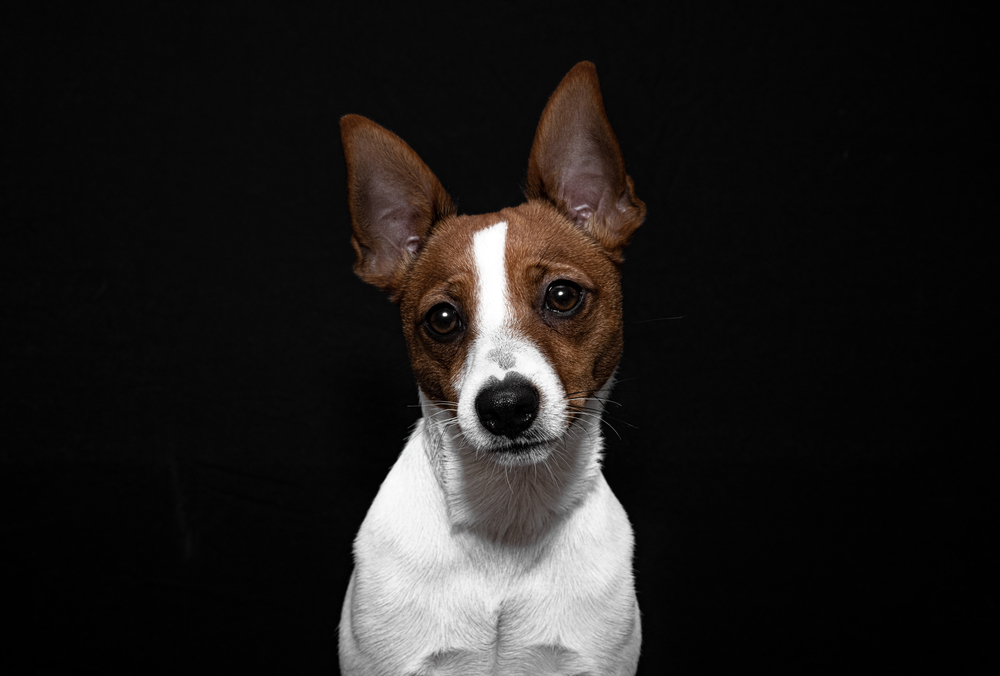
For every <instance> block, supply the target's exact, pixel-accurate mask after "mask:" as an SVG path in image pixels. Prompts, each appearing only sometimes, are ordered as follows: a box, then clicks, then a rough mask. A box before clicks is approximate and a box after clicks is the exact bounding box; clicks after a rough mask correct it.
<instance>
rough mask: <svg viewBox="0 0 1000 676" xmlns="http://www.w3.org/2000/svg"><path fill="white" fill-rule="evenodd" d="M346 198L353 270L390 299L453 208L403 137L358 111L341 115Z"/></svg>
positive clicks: (432, 175)
mask: <svg viewBox="0 0 1000 676" xmlns="http://www.w3.org/2000/svg"><path fill="white" fill-rule="evenodd" d="M340 139H341V142H342V144H343V146H344V159H345V160H346V161H347V200H348V206H349V208H350V210H351V223H352V225H353V227H354V236H353V237H352V238H351V244H353V245H354V250H355V252H357V254H358V259H357V261H356V262H355V263H354V272H355V273H357V275H358V277H360V278H361V279H363V280H364V281H366V282H368V283H369V284H374V285H375V286H377V287H378V288H380V289H382V290H383V291H386V292H388V293H389V294H390V296H391V297H392V298H393V299H394V300H395V298H396V295H397V292H398V291H399V289H400V286H401V284H402V281H403V277H404V276H405V274H406V270H407V269H408V268H409V265H410V263H412V261H413V260H414V259H415V258H416V254H417V253H418V252H419V251H420V248H421V247H422V246H423V244H424V242H426V240H427V236H428V235H429V234H430V231H431V227H432V226H433V225H434V223H436V222H437V221H439V220H441V219H442V218H444V217H446V216H451V215H454V213H455V207H454V205H453V204H452V202H451V198H450V197H448V193H447V192H445V190H444V188H443V187H442V186H441V182H440V181H438V180H437V177H436V176H434V174H433V173H432V172H431V170H430V169H428V168H427V165H426V164H424V162H423V160H421V159H420V157H419V156H418V155H417V154H416V153H415V152H414V151H413V149H412V148H410V146H408V145H407V144H406V142H405V141H403V139H401V138H399V137H398V136H396V135H395V134H393V133H392V132H391V131H389V130H388V129H385V128H384V127H381V126H379V125H377V124H375V123H374V122H372V121H371V120H369V119H367V118H364V117H361V116H360V115H345V116H344V117H342V118H341V119H340Z"/></svg>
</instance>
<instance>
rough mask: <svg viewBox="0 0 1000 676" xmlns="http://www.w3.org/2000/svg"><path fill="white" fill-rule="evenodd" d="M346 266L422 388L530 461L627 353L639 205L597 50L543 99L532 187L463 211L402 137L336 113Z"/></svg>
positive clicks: (470, 436)
mask: <svg viewBox="0 0 1000 676" xmlns="http://www.w3.org/2000/svg"><path fill="white" fill-rule="evenodd" d="M341 128H342V135H343V141H344V150H345V156H346V159H347V167H348V189H349V196H350V206H351V215H352V219H353V223H354V239H353V244H354V247H355V250H356V251H357V253H358V262H357V264H356V266H355V270H356V271H357V272H358V274H359V276H361V277H362V279H365V280H366V281H368V282H370V283H372V284H375V285H376V286H378V287H380V288H382V289H384V290H386V291H387V292H389V293H390V295H391V297H392V298H393V300H394V301H395V302H397V303H398V304H399V306H400V312H401V315H402V320H403V331H404V334H405V336H406V341H407V345H408V347H409V352H410V359H411V363H412V366H413V371H414V374H415V375H416V379H417V382H418V384H419V386H420V389H421V391H422V392H423V393H424V395H425V396H426V397H427V398H428V399H429V400H430V401H431V402H432V403H434V404H435V405H436V406H438V407H439V408H440V409H441V410H442V412H443V413H445V414H446V415H453V416H455V418H454V420H455V421H456V424H457V429H458V431H459V434H460V435H461V437H462V439H463V440H464V441H465V443H467V444H468V445H469V446H471V447H472V448H473V449H474V450H475V451H477V452H480V451H482V452H487V453H488V454H489V455H491V456H493V457H495V458H497V459H498V460H499V461H500V462H501V463H502V464H505V465H519V464H526V463H531V462H537V461H539V460H543V459H544V458H546V457H547V456H548V454H549V452H550V449H551V447H552V445H553V444H554V443H555V442H557V441H559V440H560V439H562V438H563V437H564V436H565V435H567V434H572V430H571V428H572V425H573V423H574V421H576V420H578V419H579V418H580V417H581V416H586V415H591V414H592V413H590V412H588V411H586V410H584V407H585V404H586V402H587V400H588V399H590V398H592V397H594V396H595V395H597V394H598V391H599V390H600V389H601V388H602V387H603V386H604V385H605V384H606V383H607V382H608V381H609V379H610V378H611V376H612V374H613V372H614V369H615V367H616V366H617V364H618V360H619V358H620V356H621V348H622V330H621V315H622V309H621V285H620V274H619V266H620V263H621V250H622V248H623V247H624V246H625V245H626V244H627V242H628V240H629V239H630V237H631V235H632V233H633V232H634V231H635V229H636V228H637V227H638V226H639V225H640V224H641V222H642V220H643V217H644V215H645V206H644V205H643V204H642V202H641V201H639V200H638V199H637V198H636V197H635V194H634V189H633V187H632V181H631V179H629V178H628V176H627V175H626V174H625V171H624V164H623V161H622V158H621V153H620V150H619V148H618V143H617V140H616V138H615V136H614V132H613V131H611V126H610V124H609V123H608V121H607V117H606V115H605V113H604V107H603V103H602V101H601V97H600V89H599V87H598V84H597V76H596V73H595V71H594V69H593V66H592V65H591V64H587V63H583V64H578V65H577V66H576V68H574V69H573V70H572V71H571V72H570V73H569V74H568V75H567V76H566V78H565V79H564V80H563V82H562V83H561V84H560V86H559V88H558V89H557V90H556V92H555V93H554V94H553V96H552V98H551V99H550V101H549V104H548V106H547V107H546V109H545V112H544V113H543V115H542V120H541V122H540V123H539V127H538V131H537V132H536V136H535V142H534V145H533V147H532V152H531V157H530V160H529V169H528V182H527V193H528V198H529V201H528V202H527V203H525V204H522V205H520V206H518V207H514V208H509V209H504V210H502V211H500V212H497V213H493V214H486V215H478V216H458V215H456V214H455V209H454V207H453V206H452V203H451V200H450V198H449V197H448V195H447V193H446V192H445V191H444V189H443V187H442V186H441V184H440V182H438V180H437V178H436V177H435V176H434V175H433V173H431V172H430V170H429V169H428V168H427V167H426V165H424V164H423V162H422V161H421V160H420V158H419V157H418V156H417V155H416V153H414V152H413V150H412V149H410V147H409V146H407V145H406V144H405V143H404V142H403V141H402V140H400V139H399V138H398V137H396V136H395V135H393V134H392V133H391V132H388V131H387V130H385V129H383V128H382V127H379V126H378V125H376V124H375V123H373V122H371V121H369V120H366V119H365V118H361V117H358V116H347V117H345V118H344V119H343V120H342V121H341Z"/></svg>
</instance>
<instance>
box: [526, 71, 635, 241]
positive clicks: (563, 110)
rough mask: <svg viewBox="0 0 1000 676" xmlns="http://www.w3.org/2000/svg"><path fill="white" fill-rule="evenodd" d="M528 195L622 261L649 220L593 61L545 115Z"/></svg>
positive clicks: (561, 89)
mask: <svg viewBox="0 0 1000 676" xmlns="http://www.w3.org/2000/svg"><path fill="white" fill-rule="evenodd" d="M525 192H526V193H527V197H528V199H543V200H546V201H548V202H550V203H552V204H554V205H555V206H556V207H557V208H558V209H559V210H560V211H562V212H563V214H564V215H565V216H566V217H567V218H569V219H570V220H571V221H573V222H574V223H576V224H577V225H578V226H579V227H580V228H582V229H583V230H585V231H586V232H587V233H588V234H590V236H591V237H593V238H594V239H595V240H597V242H598V243H600V244H601V246H603V247H604V248H605V249H606V250H607V251H608V252H609V253H610V254H611V255H612V256H613V257H614V258H616V259H619V260H620V258H621V250H622V249H623V248H624V247H625V245H626V244H628V242H629V240H630V239H631V238H632V233H634V232H635V230H636V228H638V227H639V226H640V225H641V224H642V221H643V219H644V218H645V217H646V205H645V204H643V203H642V201H641V200H639V198H637V197H636V196H635V188H634V186H633V185H632V179H631V178H629V177H628V175H627V174H626V173H625V161H624V160H623V159H622V152H621V149H620V148H619V147H618V139H617V138H616V137H615V132H614V131H613V130H612V129H611V123H610V122H608V116H607V114H606V113H605V112H604V101H603V99H602V98H601V87H600V83H599V82H598V80H597V69H596V68H594V64H592V63H590V62H589V61H582V62H580V63H578V64H576V66H574V67H573V70H571V71H570V72H569V73H568V74H567V75H566V77H564V78H563V80H562V82H560V83H559V86H558V87H557V88H556V91H555V93H553V94H552V97H551V98H550V99H549V102H548V105H546V106H545V110H544V111H543V112H542V119H541V120H540V121H539V123H538V130H537V131H536V132H535V142H534V144H533V145H532V146H531V157H530V158H529V159H528V181H527V189H526V191H525Z"/></svg>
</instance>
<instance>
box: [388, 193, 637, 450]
mask: <svg viewBox="0 0 1000 676" xmlns="http://www.w3.org/2000/svg"><path fill="white" fill-rule="evenodd" d="M400 310H401V313H402V318H403V330H404V333H405V335H406V340H407V344H408V346H409V351H410V359H411V362H412V364H413V371H414V373H415V375H416V378H417V382H418V384H419V385H420V388H421V390H423V392H424V394H425V395H426V396H427V397H428V398H429V399H431V400H432V401H435V402H441V405H442V406H443V407H444V408H453V409H456V410H457V416H458V427H459V428H460V430H461V433H462V435H463V436H464V438H465V440H466V441H467V442H468V443H470V444H471V445H472V446H473V447H475V448H476V449H477V450H480V451H492V452H497V453H504V454H506V456H507V457H505V458H504V461H505V462H526V461H534V460H537V459H540V458H544V457H545V455H546V451H547V447H548V446H549V445H550V443H551V442H553V441H555V440H557V439H559V438H561V437H562V435H563V434H564V433H565V432H566V431H567V429H568V427H569V425H570V424H571V423H572V421H573V420H574V419H575V418H576V417H578V416H580V415H583V414H584V411H583V406H584V404H585V402H586V401H587V400H588V399H589V398H592V397H593V396H594V395H596V394H597V391H598V390H599V389H600V388H601V387H602V386H603V385H604V384H605V383H606V382H607V381H608V380H609V378H610V377H611V375H612V373H613V372H614V369H615V366H616V365H617V363H618V360H619V357H620V355H621V345H622V331H621V292H620V281H619V274H618V265H617V264H616V262H614V261H612V260H611V259H610V258H609V257H608V255H607V253H606V252H605V251H604V250H603V249H601V248H600V247H597V246H595V245H594V243H593V241H592V240H590V239H589V238H588V237H587V236H586V235H585V234H584V233H583V232H582V231H581V230H580V229H579V228H577V227H575V226H574V225H573V224H572V223H570V222H569V221H568V220H567V219H566V218H565V217H564V216H562V215H561V214H560V213H559V211H558V210H557V209H555V208H553V207H552V206H550V205H547V204H543V203H531V204H525V205H521V206H520V207H516V208H514V209H506V210H504V211H501V212H499V213H497V214H490V215H487V216H458V217H452V218H449V219H447V220H445V221H443V222H442V223H440V224H439V225H438V226H437V227H436V228H435V231H434V234H433V235H432V236H431V237H430V239H429V240H428V242H427V245H426V247H425V248H424V249H423V250H422V251H421V253H420V255H419V257H418V258H417V260H416V261H415V262H414V264H413V269H412V271H411V272H410V274H409V275H408V282H407V284H406V285H405V286H404V288H403V289H402V292H401V295H400Z"/></svg>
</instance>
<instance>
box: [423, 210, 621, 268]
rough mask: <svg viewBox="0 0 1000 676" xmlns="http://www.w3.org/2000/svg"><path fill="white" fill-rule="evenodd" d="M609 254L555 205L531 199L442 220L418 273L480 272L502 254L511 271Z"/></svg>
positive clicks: (586, 262)
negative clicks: (486, 212) (536, 202)
mask: <svg viewBox="0 0 1000 676" xmlns="http://www.w3.org/2000/svg"><path fill="white" fill-rule="evenodd" d="M491 253H492V254H495V255H493V256H491V255H490V254H491ZM605 258H606V257H605V256H604V255H603V254H602V253H601V252H600V250H599V247H597V246H596V245H595V244H594V242H593V241H592V240H590V239H589V238H588V237H586V236H585V235H584V234H583V233H582V232H581V231H580V230H579V229H577V228H576V227H575V226H574V225H573V224H571V223H570V222H569V221H568V220H566V219H565V218H563V217H561V216H560V215H559V214H558V213H557V212H556V211H555V210H554V209H552V208H549V207H547V206H546V205H540V204H533V203H528V204H522V205H521V206H518V207H513V208H508V209H504V210H502V211H499V212H496V213H492V214H482V215H475V216H455V217H452V218H449V219H447V220H446V221H444V222H442V223H440V224H439V226H437V227H436V228H435V232H434V234H433V236H432V237H431V238H430V240H429V241H428V243H427V245H426V246H425V248H424V249H423V250H422V251H421V252H420V256H419V258H418V261H417V263H416V265H415V267H414V273H415V276H416V277H419V278H420V281H422V282H424V283H427V282H431V283H434V282H440V281H444V280H448V279H450V278H460V277H462V276H463V275H471V276H476V275H478V274H481V273H482V270H481V268H483V266H484V265H485V266H487V268H490V269H492V265H493V263H494V262H495V261H496V260H502V261H503V264H504V267H505V269H506V270H507V271H508V273H510V272H516V271H517V270H523V269H526V268H531V267H534V266H539V265H547V264H552V263H561V264H565V265H574V266H580V267H587V266H593V265H595V264H597V265H600V264H601V261H600V260H599V259H605ZM432 280H433V281H432Z"/></svg>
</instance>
